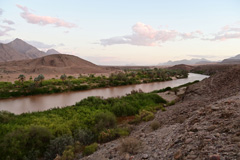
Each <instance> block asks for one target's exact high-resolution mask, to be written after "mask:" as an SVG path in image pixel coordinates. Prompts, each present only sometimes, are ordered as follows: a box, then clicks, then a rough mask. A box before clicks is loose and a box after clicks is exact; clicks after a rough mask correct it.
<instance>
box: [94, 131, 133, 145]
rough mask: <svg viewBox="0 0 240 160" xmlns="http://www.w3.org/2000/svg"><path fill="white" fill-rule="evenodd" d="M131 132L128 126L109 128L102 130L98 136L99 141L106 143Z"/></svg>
mask: <svg viewBox="0 0 240 160" xmlns="http://www.w3.org/2000/svg"><path fill="white" fill-rule="evenodd" d="M129 134H130V131H129V129H128V128H116V129H107V130H104V131H102V132H100V134H99V136H98V141H99V142H100V143H106V142H109V141H112V140H114V139H117V138H119V137H125V136H128V135H129Z"/></svg>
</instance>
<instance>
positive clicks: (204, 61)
mask: <svg viewBox="0 0 240 160" xmlns="http://www.w3.org/2000/svg"><path fill="white" fill-rule="evenodd" d="M208 63H213V62H212V61H209V60H207V59H205V58H201V59H196V58H193V59H190V60H187V59H183V60H178V61H168V62H166V63H159V64H158V65H166V66H173V65H178V64H186V65H194V64H208Z"/></svg>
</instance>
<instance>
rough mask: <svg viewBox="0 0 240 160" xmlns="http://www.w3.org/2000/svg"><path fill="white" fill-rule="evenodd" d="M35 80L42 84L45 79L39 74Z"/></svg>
mask: <svg viewBox="0 0 240 160" xmlns="http://www.w3.org/2000/svg"><path fill="white" fill-rule="evenodd" d="M37 78H38V80H39V81H40V82H41V83H42V81H43V80H44V78H45V77H44V76H43V75H42V74H40V75H39V76H38V77H37Z"/></svg>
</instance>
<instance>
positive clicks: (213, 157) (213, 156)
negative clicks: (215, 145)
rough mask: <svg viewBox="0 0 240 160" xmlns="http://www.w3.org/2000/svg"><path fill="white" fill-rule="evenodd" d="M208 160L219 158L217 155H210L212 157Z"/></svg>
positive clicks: (217, 159) (218, 159)
mask: <svg viewBox="0 0 240 160" xmlns="http://www.w3.org/2000/svg"><path fill="white" fill-rule="evenodd" d="M209 160H220V156H219V155H212V156H210V158H209Z"/></svg>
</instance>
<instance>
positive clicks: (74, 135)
mask: <svg viewBox="0 0 240 160" xmlns="http://www.w3.org/2000/svg"><path fill="white" fill-rule="evenodd" d="M165 103H166V101H165V100H164V99H162V98H161V97H160V96H158V95H157V94H154V93H141V92H137V91H134V92H132V94H130V95H127V96H124V97H121V98H108V99H101V98H99V97H89V98H87V99H84V100H82V101H80V102H78V103H76V104H75V105H73V106H69V107H65V108H61V109H60V108H55V109H51V110H48V111H43V112H33V113H24V114H21V115H14V114H12V113H9V112H4V111H1V112H0V122H1V123H0V150H1V152H0V156H1V158H3V159H8V158H10V159H22V158H23V157H25V158H26V159H36V158H44V159H49V160H51V159H54V158H56V157H57V155H63V156H69V155H68V153H70V154H71V158H72V159H73V158H74V157H81V156H86V155H89V154H91V153H92V152H94V151H95V150H96V149H97V148H96V147H95V146H97V145H96V142H98V143H106V142H108V141H111V140H113V139H116V138H119V137H124V136H128V135H129V133H130V132H131V126H130V125H127V124H124V123H119V122H118V121H117V120H118V119H119V118H120V119H127V117H129V116H130V117H132V116H133V119H132V121H131V123H140V122H141V121H149V120H151V119H153V118H154V112H156V111H157V110H160V109H162V110H165V109H164V107H163V105H164V104H165ZM121 122H122V120H121ZM13 144H14V145H13ZM12 153H15V154H12Z"/></svg>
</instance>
